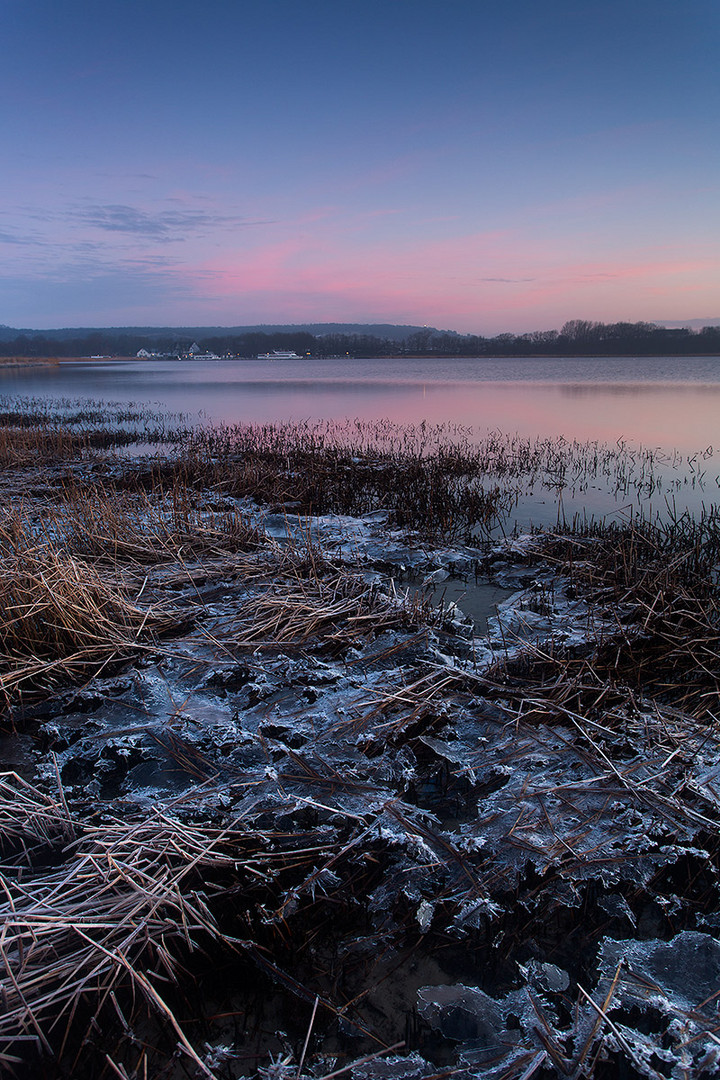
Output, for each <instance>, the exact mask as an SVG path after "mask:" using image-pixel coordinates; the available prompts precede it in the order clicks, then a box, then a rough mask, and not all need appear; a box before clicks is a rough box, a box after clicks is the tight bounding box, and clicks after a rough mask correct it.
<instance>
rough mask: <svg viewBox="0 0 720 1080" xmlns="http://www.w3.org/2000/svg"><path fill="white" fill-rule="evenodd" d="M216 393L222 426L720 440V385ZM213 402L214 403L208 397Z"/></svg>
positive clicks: (306, 387) (698, 442)
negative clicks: (392, 427)
mask: <svg viewBox="0 0 720 1080" xmlns="http://www.w3.org/2000/svg"><path fill="white" fill-rule="evenodd" d="M243 391H244V392H243V395H242V397H239V396H236V395H233V394H228V393H227V392H225V394H224V395H220V394H219V395H218V399H217V401H215V402H213V404H212V405H211V406H210V409H209V411H210V413H211V414H212V415H213V418H214V419H216V420H220V421H223V422H226V423H236V422H239V421H256V422H277V421H280V420H284V419H295V420H297V419H310V420H312V419H322V420H342V419H344V418H346V417H350V418H358V419H360V420H367V421H372V420H377V419H381V418H386V419H389V420H391V421H394V422H396V423H398V424H417V423H419V422H420V421H422V420H425V421H427V422H428V423H430V424H453V425H460V426H461V427H465V428H470V427H471V428H473V430H474V432H475V434H476V435H477V436H482V435H484V434H485V433H486V432H487V431H488V430H499V431H502V432H508V433H511V434H515V433H518V434H520V435H524V436H527V437H530V438H534V437H536V436H540V437H548V438H556V437H557V436H559V435H562V436H563V437H564V438H566V439H568V440H571V441H572V440H577V441H579V442H587V441H591V442H595V441H597V442H607V443H615V442H617V441H618V440H622V441H624V442H626V443H628V444H631V445H633V446H639V445H642V446H644V447H649V448H656V447H658V448H663V449H665V450H667V451H670V450H672V449H677V450H678V451H680V452H681V453H683V454H694V453H696V452H697V451H700V450H704V449H705V448H706V447H713V446H715V445H716V444H717V443H718V442H719V441H720V440H719V438H718V436H719V432H720V385H701V384H692V385H690V384H665V385H657V384H656V385H648V384H597V383H592V384H589V383H585V384H583V383H577V384H557V383H553V384H548V383H528V382H524V383H470V382H466V383H437V382H434V383H433V382H427V383H424V384H420V383H418V384H414V383H410V384H403V385H398V384H395V383H387V384H382V383H347V382H343V383H333V382H312V383H311V382H304V381H302V380H294V381H292V382H287V383H285V384H283V386H282V388H280V387H278V385H277V384H267V383H256V384H253V385H252V386H249V385H245V386H244V388H243ZM208 404H209V403H208Z"/></svg>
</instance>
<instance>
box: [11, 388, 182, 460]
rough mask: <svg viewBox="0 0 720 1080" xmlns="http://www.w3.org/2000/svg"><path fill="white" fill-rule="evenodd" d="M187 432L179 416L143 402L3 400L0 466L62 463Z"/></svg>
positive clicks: (167, 441) (168, 440)
mask: <svg viewBox="0 0 720 1080" xmlns="http://www.w3.org/2000/svg"><path fill="white" fill-rule="evenodd" d="M186 435H187V426H186V424H185V423H184V419H183V417H182V416H180V415H179V414H167V413H165V412H162V411H160V410H156V409H153V408H151V407H150V406H148V405H140V404H134V403H128V404H124V403H118V402H93V401H85V402H83V401H80V402H78V401H72V400H70V399H63V398H60V399H42V398H18V399H13V400H6V401H5V402H4V403H3V406H2V407H0V469H13V468H18V467H22V466H32V465H37V466H47V465H56V464H62V463H65V462H69V461H73V460H78V459H80V460H83V459H87V458H92V457H95V456H97V455H99V454H101V453H106V454H107V453H114V452H117V451H119V450H121V449H123V448H127V447H132V446H142V447H151V446H157V445H165V446H168V445H171V444H173V445H176V444H178V443H179V442H180V440H181V439H182V438H184V437H186Z"/></svg>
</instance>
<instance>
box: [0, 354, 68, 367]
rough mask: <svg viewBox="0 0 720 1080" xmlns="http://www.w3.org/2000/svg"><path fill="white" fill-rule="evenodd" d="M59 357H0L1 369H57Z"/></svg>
mask: <svg viewBox="0 0 720 1080" xmlns="http://www.w3.org/2000/svg"><path fill="white" fill-rule="evenodd" d="M59 363H60V357H58V356H0V367H57V365H58V364H59Z"/></svg>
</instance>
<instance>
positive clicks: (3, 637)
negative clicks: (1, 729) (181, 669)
mask: <svg viewBox="0 0 720 1080" xmlns="http://www.w3.org/2000/svg"><path fill="white" fill-rule="evenodd" d="M0 609H1V610H2V613H3V617H2V621H1V622H0V693H2V695H3V697H4V698H5V701H6V703H10V702H11V701H13V700H14V699H15V698H16V697H17V695H18V694H21V695H22V694H27V693H31V692H32V693H37V692H42V693H49V692H51V691H52V690H54V689H57V688H58V686H61V685H62V684H63V683H65V682H67V681H75V680H77V679H81V678H86V677H88V676H89V675H93V674H97V673H98V672H99V671H101V670H102V669H103V668H104V667H106V666H107V665H108V664H110V663H113V662H116V661H119V660H125V659H128V658H129V657H131V656H134V655H136V654H137V652H138V651H139V650H140V649H142V648H143V647H145V646H146V645H147V643H149V642H154V641H156V640H157V637H158V635H159V634H163V633H167V632H168V631H169V630H170V629H172V628H174V627H176V626H177V625H178V624H179V619H178V618H177V617H176V616H174V615H173V614H172V613H170V612H168V611H167V610H163V608H162V606H161V605H158V606H156V607H152V606H143V607H141V606H138V604H136V603H134V602H133V600H132V599H131V598H130V596H129V595H128V593H127V591H126V590H125V589H124V588H123V586H122V585H121V584H119V583H118V582H117V581H115V580H113V579H112V577H108V576H107V575H105V574H101V573H100V572H99V571H98V569H97V568H96V567H94V566H92V565H90V564H89V563H88V562H87V561H85V560H82V559H78V558H75V557H73V556H72V555H69V554H68V553H67V552H66V551H63V550H62V549H60V548H58V547H56V546H54V545H52V544H51V543H47V542H42V541H38V540H37V538H36V537H35V536H34V535H33V534H32V533H29V532H28V531H26V529H25V528H24V523H23V521H22V519H20V518H17V517H14V518H11V519H10V520H9V521H7V520H6V522H5V523H4V524H3V525H2V526H0Z"/></svg>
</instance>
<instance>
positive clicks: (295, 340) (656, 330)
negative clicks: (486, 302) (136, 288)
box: [0, 319, 720, 357]
mask: <svg viewBox="0 0 720 1080" xmlns="http://www.w3.org/2000/svg"><path fill="white" fill-rule="evenodd" d="M194 341H196V342H197V344H198V345H199V346H200V348H201V349H202V350H203V351H205V352H213V353H216V354H217V355H219V356H226V355H232V356H241V357H253V356H257V355H258V354H259V353H265V352H270V351H271V350H272V349H292V350H294V351H295V352H297V353H300V354H301V355H305V354H308V353H309V354H311V355H312V356H317V357H333V356H342V357H344V356H349V357H362V356H367V357H383V356H389V357H392V356H692V355H701V356H708V355H710V356H712V355H720V326H704V327H703V328H702V330H699V331H693V330H688V329H684V328H683V329H673V330H668V329H666V328H665V327H662V326H658V325H657V324H655V323H647V322H636V323H628V322H618V323H601V322H589V321H586V320H583V319H573V320H571V321H570V322H566V323H565V325H564V326H563V327H562V329H561V330H534V331H532V333H529V334H498V335H496V336H495V337H481V336H479V335H476V334H457V333H454V332H452V331H440V330H434V329H427V330H418V331H415V332H414V333H412V334H409V335H408V336H407V337H406V338H405V339H404V340H402V341H397V340H394V339H392V338H386V337H376V336H374V335H371V334H341V333H329V334H311V333H308V332H306V331H294V332H289V333H269V334H268V333H262V332H259V331H258V332H252V333H244V334H227V335H217V334H216V335H214V336H212V337H206V338H203V337H200V338H197V339H190V338H184V337H180V336H179V335H177V334H174V335H171V334H169V335H168V336H167V337H158V336H157V335H155V336H149V335H148V336H146V335H143V334H123V333H117V332H114V331H105V330H95V331H93V332H91V333H88V334H84V335H82V336H78V337H75V338H73V337H64V338H59V337H54V336H53V332H52V331H49V332H46V333H43V332H41V331H40V332H38V333H34V332H26V333H21V334H18V335H17V336H16V337H15V338H10V337H9V336H7V337H6V338H5V340H0V356H23V357H25V356H26V357H40V356H59V357H69V356H134V355H135V354H136V353H137V352H138V351H139V350H140V349H147V351H148V352H153V353H164V354H166V355H169V356H182V355H183V354H187V352H188V350H189V349H190V347H191V345H192V344H193V343H194Z"/></svg>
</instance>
